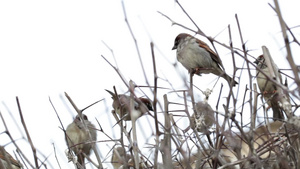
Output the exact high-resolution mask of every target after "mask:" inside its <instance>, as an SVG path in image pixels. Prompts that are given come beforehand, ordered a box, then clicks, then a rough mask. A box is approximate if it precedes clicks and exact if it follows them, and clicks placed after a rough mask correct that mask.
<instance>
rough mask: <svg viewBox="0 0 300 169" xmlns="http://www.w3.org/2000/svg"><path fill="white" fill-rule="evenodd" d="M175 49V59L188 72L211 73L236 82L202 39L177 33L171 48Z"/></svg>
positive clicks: (234, 83) (229, 81)
mask: <svg viewBox="0 0 300 169" xmlns="http://www.w3.org/2000/svg"><path fill="white" fill-rule="evenodd" d="M174 49H177V52H176V55H177V60H178V61H179V62H180V63H181V64H182V65H183V66H184V67H185V68H186V69H187V70H188V71H189V73H193V74H197V75H201V74H202V73H204V74H208V73H212V74H215V75H217V76H221V77H222V78H224V79H225V80H226V81H227V82H228V83H229V84H231V82H232V81H233V84H232V85H233V86H235V85H236V84H238V83H237V82H236V81H234V80H233V79H232V78H231V77H230V76H229V75H227V74H226V73H225V71H224V67H223V64H222V61H221V59H220V58H219V56H218V55H217V54H216V53H215V52H214V51H213V50H211V49H210V48H209V46H208V45H207V44H206V43H204V42H203V41H201V40H199V39H197V38H195V37H193V36H191V35H189V34H186V33H181V34H179V35H178V36H177V37H176V39H175V42H174V46H173V48H172V50H174Z"/></svg>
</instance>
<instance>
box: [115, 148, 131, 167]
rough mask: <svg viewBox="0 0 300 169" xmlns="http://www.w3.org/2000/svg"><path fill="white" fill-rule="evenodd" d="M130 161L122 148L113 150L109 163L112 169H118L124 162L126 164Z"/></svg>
mask: <svg viewBox="0 0 300 169" xmlns="http://www.w3.org/2000/svg"><path fill="white" fill-rule="evenodd" d="M129 159H130V155H129V154H127V153H126V151H125V149H124V148H123V147H116V148H114V149H113V153H112V157H111V163H112V165H113V167H114V169H119V168H120V167H121V166H123V165H124V162H125V161H126V163H128V160H129Z"/></svg>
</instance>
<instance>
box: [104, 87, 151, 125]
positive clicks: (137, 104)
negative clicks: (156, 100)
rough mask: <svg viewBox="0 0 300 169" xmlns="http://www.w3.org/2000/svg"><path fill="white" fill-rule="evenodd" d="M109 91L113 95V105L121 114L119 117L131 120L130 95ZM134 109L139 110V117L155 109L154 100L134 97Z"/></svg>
mask: <svg viewBox="0 0 300 169" xmlns="http://www.w3.org/2000/svg"><path fill="white" fill-rule="evenodd" d="M106 91H107V92H108V93H110V94H111V95H112V97H111V98H112V99H113V104H112V107H113V108H114V111H115V112H116V113H117V114H118V115H119V117H120V118H121V119H123V120H125V121H129V120H131V116H130V114H129V110H130V108H129V107H130V96H127V95H125V94H119V95H118V97H117V96H116V95H115V93H113V92H111V91H109V90H106ZM134 109H135V110H138V111H137V112H138V117H141V116H142V115H144V114H145V113H147V112H149V111H153V108H152V101H151V100H150V99H146V98H143V97H139V98H136V97H135V98H134Z"/></svg>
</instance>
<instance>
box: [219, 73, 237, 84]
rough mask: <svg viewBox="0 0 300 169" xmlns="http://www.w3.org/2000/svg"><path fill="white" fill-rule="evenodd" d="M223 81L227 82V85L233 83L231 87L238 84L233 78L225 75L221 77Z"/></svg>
mask: <svg viewBox="0 0 300 169" xmlns="http://www.w3.org/2000/svg"><path fill="white" fill-rule="evenodd" d="M222 77H223V78H224V79H225V80H227V82H228V83H229V85H231V82H232V81H233V84H232V86H235V85H237V84H238V82H236V81H235V80H234V79H233V78H231V77H230V76H229V75H227V74H224V75H223V76H222Z"/></svg>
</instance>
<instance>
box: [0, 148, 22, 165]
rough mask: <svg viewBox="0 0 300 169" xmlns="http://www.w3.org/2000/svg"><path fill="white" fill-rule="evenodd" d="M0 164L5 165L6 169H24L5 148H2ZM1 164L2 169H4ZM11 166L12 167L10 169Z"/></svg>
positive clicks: (0, 150)
mask: <svg viewBox="0 0 300 169" xmlns="http://www.w3.org/2000/svg"><path fill="white" fill-rule="evenodd" d="M0 161H1V162H0V163H2V164H3V166H4V169H21V168H23V166H22V164H21V163H19V162H18V161H16V160H15V159H14V158H13V157H12V156H11V155H10V154H9V153H8V152H7V151H5V149H4V147H2V146H0ZM2 164H0V168H2V167H1V166H2ZM10 166H11V167H10Z"/></svg>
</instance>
